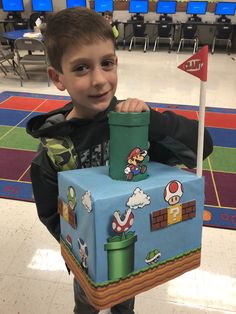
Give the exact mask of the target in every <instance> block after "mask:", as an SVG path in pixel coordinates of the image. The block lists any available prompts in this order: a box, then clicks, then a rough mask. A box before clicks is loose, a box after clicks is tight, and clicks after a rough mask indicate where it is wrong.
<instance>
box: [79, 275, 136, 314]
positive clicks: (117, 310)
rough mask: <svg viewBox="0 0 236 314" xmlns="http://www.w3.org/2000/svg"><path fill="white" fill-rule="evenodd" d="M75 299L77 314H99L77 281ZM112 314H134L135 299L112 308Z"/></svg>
mask: <svg viewBox="0 0 236 314" xmlns="http://www.w3.org/2000/svg"><path fill="white" fill-rule="evenodd" d="M74 299H75V308H74V313H75V314H97V313H99V310H96V309H95V308H94V307H93V306H92V305H90V304H89V301H88V299H87V297H86V295H85V293H84V291H83V290H82V289H81V287H80V286H79V284H78V282H77V281H76V279H74ZM111 313H112V314H134V298H132V299H129V300H127V301H125V302H123V303H120V304H117V305H115V306H113V307H112V308H111Z"/></svg>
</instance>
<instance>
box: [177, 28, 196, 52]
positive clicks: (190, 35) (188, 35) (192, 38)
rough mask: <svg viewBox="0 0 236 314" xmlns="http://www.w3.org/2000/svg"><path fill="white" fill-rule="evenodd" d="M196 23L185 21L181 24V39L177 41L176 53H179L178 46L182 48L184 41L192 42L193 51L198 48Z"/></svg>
mask: <svg viewBox="0 0 236 314" xmlns="http://www.w3.org/2000/svg"><path fill="white" fill-rule="evenodd" d="M196 33H197V24H194V23H185V24H182V30H181V39H180V42H179V47H178V50H177V53H179V51H180V48H181V46H182V48H184V43H185V42H190V43H193V44H194V45H193V53H195V52H196V50H197V49H198V37H197V34H196Z"/></svg>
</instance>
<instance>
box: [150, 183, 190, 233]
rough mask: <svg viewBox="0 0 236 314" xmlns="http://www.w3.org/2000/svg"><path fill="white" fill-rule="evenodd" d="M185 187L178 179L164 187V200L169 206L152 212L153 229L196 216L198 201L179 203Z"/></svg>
mask: <svg viewBox="0 0 236 314" xmlns="http://www.w3.org/2000/svg"><path fill="white" fill-rule="evenodd" d="M183 193H184V189H183V185H182V183H181V182H179V181H178V180H173V181H170V182H169V183H168V184H167V185H166V187H165V189H164V200H165V201H166V202H167V203H168V205H169V207H167V208H163V209H161V210H158V211H154V212H152V213H151V230H152V231H154V230H158V229H162V228H166V227H168V226H170V225H173V224H176V223H178V222H181V221H184V220H187V219H192V218H194V217H195V216H196V201H195V200H193V201H190V202H186V203H183V204H181V203H179V201H180V199H181V197H182V196H183Z"/></svg>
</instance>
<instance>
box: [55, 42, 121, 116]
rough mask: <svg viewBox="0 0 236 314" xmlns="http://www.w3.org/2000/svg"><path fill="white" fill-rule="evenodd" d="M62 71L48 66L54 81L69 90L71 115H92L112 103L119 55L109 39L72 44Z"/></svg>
mask: <svg viewBox="0 0 236 314" xmlns="http://www.w3.org/2000/svg"><path fill="white" fill-rule="evenodd" d="M61 65H62V71H63V73H59V72H57V71H56V70H55V69H53V68H51V69H49V74H50V76H51V78H52V79H53V81H54V84H55V85H56V86H57V88H59V89H60V90H65V89H66V90H67V91H68V93H69V94H70V96H71V98H72V102H73V104H74V109H73V110H72V112H71V113H70V115H69V116H68V118H69V119H70V118H72V117H78V118H93V117H94V116H95V115H96V114H97V113H99V112H101V111H104V110H105V109H106V108H107V107H108V106H109V104H110V101H111V99H112V97H113V96H114V94H115V91H116V87H117V57H116V55H115V51H114V44H113V43H112V41H110V40H102V39H97V40H94V41H93V43H91V44H88V45H86V46H85V45H81V44H80V45H76V44H75V45H73V46H71V47H70V48H69V49H68V50H67V51H66V53H65V54H64V55H63V57H62V62H61Z"/></svg>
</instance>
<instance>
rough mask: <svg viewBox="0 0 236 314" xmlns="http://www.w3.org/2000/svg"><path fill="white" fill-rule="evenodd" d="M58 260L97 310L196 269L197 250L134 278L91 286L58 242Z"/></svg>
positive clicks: (198, 254)
mask: <svg viewBox="0 0 236 314" xmlns="http://www.w3.org/2000/svg"><path fill="white" fill-rule="evenodd" d="M61 253H62V256H63V258H64V260H65V262H66V264H67V265H68V267H69V268H70V269H71V271H72V272H73V274H74V275H75V277H76V279H77V280H78V281H79V283H80V285H81V287H82V289H83V290H84V292H85V294H86V296H87V298H88V299H89V301H90V303H91V304H92V305H93V306H94V307H95V308H96V309H99V310H102V309H106V308H109V307H111V306H113V305H115V304H118V303H121V302H123V301H125V300H127V299H129V298H131V297H133V296H135V295H137V294H139V293H141V292H144V291H147V290H149V289H151V288H154V287H156V286H158V285H160V284H163V283H165V282H167V281H169V280H171V279H174V278H176V277H178V276H180V275H182V274H183V273H185V272H187V271H190V270H192V269H194V268H197V267H199V266H200V258H201V250H200V249H198V250H196V251H195V252H191V253H189V254H187V255H185V256H181V257H176V258H175V259H173V260H171V261H169V262H166V263H165V264H162V265H157V266H156V267H154V268H150V269H147V270H144V271H140V272H139V273H138V274H136V273H135V274H131V275H130V276H128V277H126V278H124V279H120V280H117V281H115V282H109V281H108V282H105V283H102V284H99V285H98V284H95V283H94V282H92V280H91V279H90V278H89V277H88V275H87V274H86V273H85V272H84V270H83V269H82V268H81V266H80V265H79V263H78V262H77V261H76V259H75V257H74V256H73V255H72V253H71V252H70V251H69V249H68V248H67V247H66V245H65V244H64V242H63V241H61Z"/></svg>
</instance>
